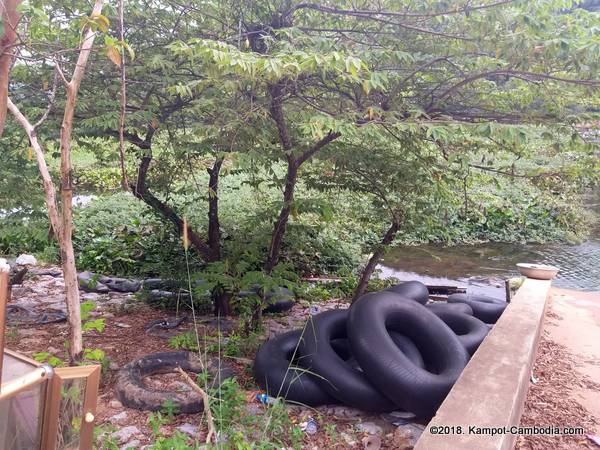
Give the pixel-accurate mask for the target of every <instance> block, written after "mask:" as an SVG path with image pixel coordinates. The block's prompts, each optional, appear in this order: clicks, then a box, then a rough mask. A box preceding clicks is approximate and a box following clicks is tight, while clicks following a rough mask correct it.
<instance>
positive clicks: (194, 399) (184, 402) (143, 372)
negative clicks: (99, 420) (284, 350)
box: [115, 351, 233, 414]
mask: <svg viewBox="0 0 600 450" xmlns="http://www.w3.org/2000/svg"><path fill="white" fill-rule="evenodd" d="M204 365H205V366H206V370H207V372H208V375H209V383H210V386H213V387H214V386H218V385H220V384H221V383H222V382H223V381H224V380H225V379H226V378H229V377H231V376H233V370H232V369H231V368H230V367H228V366H226V365H225V364H224V363H223V362H219V361H218V360H216V359H215V360H211V361H208V362H206V361H205V362H204ZM177 367H181V368H182V369H183V370H185V371H187V372H193V373H201V372H203V371H204V366H203V363H202V361H201V360H200V359H199V358H198V356H197V355H196V354H195V353H192V352H186V351H181V352H161V353H153V354H150V355H146V356H144V357H142V358H140V359H137V360H135V361H132V362H130V363H129V364H127V365H125V366H124V367H123V368H122V369H121V370H120V371H119V374H118V375H117V383H116V388H115V389H116V392H117V396H118V397H119V400H121V403H123V405H125V406H127V407H129V408H135V409H139V410H142V411H160V410H161V409H163V408H164V406H165V403H166V402H172V404H173V406H174V407H175V411H176V412H177V413H178V414H179V413H184V414H194V413H197V412H200V411H202V410H203V408H204V406H203V401H202V396H200V395H199V394H197V393H196V392H193V391H192V392H185V393H182V392H178V391H159V390H155V389H151V388H149V387H147V386H146V385H145V384H144V377H147V376H151V375H156V374H161V373H170V372H174V371H175V369H176V368H177Z"/></svg>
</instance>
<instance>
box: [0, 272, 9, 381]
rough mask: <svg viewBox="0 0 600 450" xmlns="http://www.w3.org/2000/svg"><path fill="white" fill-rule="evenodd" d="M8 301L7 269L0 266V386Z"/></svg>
mask: <svg viewBox="0 0 600 450" xmlns="http://www.w3.org/2000/svg"><path fill="white" fill-rule="evenodd" d="M7 301H8V271H4V270H3V268H2V267H0V386H2V361H3V360H4V331H5V330H4V326H5V320H6V302H7Z"/></svg>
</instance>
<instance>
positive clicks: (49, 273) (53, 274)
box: [31, 269, 62, 278]
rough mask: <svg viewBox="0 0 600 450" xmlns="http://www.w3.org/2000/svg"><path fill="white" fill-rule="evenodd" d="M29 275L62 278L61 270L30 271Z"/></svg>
mask: <svg viewBox="0 0 600 450" xmlns="http://www.w3.org/2000/svg"><path fill="white" fill-rule="evenodd" d="M31 273H33V274H34V275H39V276H44V275H45V276H50V277H53V278H56V277H62V270H60V269H39V270H32V271H31Z"/></svg>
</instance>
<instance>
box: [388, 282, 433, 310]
mask: <svg viewBox="0 0 600 450" xmlns="http://www.w3.org/2000/svg"><path fill="white" fill-rule="evenodd" d="M386 291H390V292H393V293H395V294H400V295H403V296H404V297H406V298H410V299H411V300H414V301H416V302H419V303H420V304H422V305H424V304H425V303H427V300H429V289H427V286H425V285H424V284H423V283H421V282H420V281H405V282H404V283H400V284H396V285H394V286H390V287H389V288H387V289H386Z"/></svg>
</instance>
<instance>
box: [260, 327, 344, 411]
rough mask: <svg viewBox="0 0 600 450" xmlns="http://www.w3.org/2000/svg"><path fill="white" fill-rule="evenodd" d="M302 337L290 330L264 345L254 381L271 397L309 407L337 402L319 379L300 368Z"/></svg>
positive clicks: (297, 332)
mask: <svg viewBox="0 0 600 450" xmlns="http://www.w3.org/2000/svg"><path fill="white" fill-rule="evenodd" d="M301 334H302V332H301V331H299V330H297V331H289V332H287V333H283V334H280V335H278V336H276V337H274V338H273V339H270V340H268V341H267V342H265V343H264V344H263V345H262V346H261V348H260V349H259V350H258V352H257V354H256V358H255V359H254V379H255V380H256V382H257V384H258V385H259V386H260V387H261V388H262V389H263V390H265V391H266V392H267V394H268V395H270V396H271V397H283V398H285V399H286V400H288V401H291V402H295V403H300V404H303V405H307V406H319V405H328V404H334V403H338V402H337V400H335V399H334V398H332V397H331V396H330V395H328V394H327V392H326V391H325V390H323V389H322V388H321V386H320V384H319V383H318V382H317V377H316V376H314V375H312V374H310V373H309V372H308V371H306V370H305V369H303V368H302V367H301V366H299V364H298V361H301V358H300V352H299V350H298V348H297V347H298V341H299V340H300V338H301ZM294 355H295V356H294Z"/></svg>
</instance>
